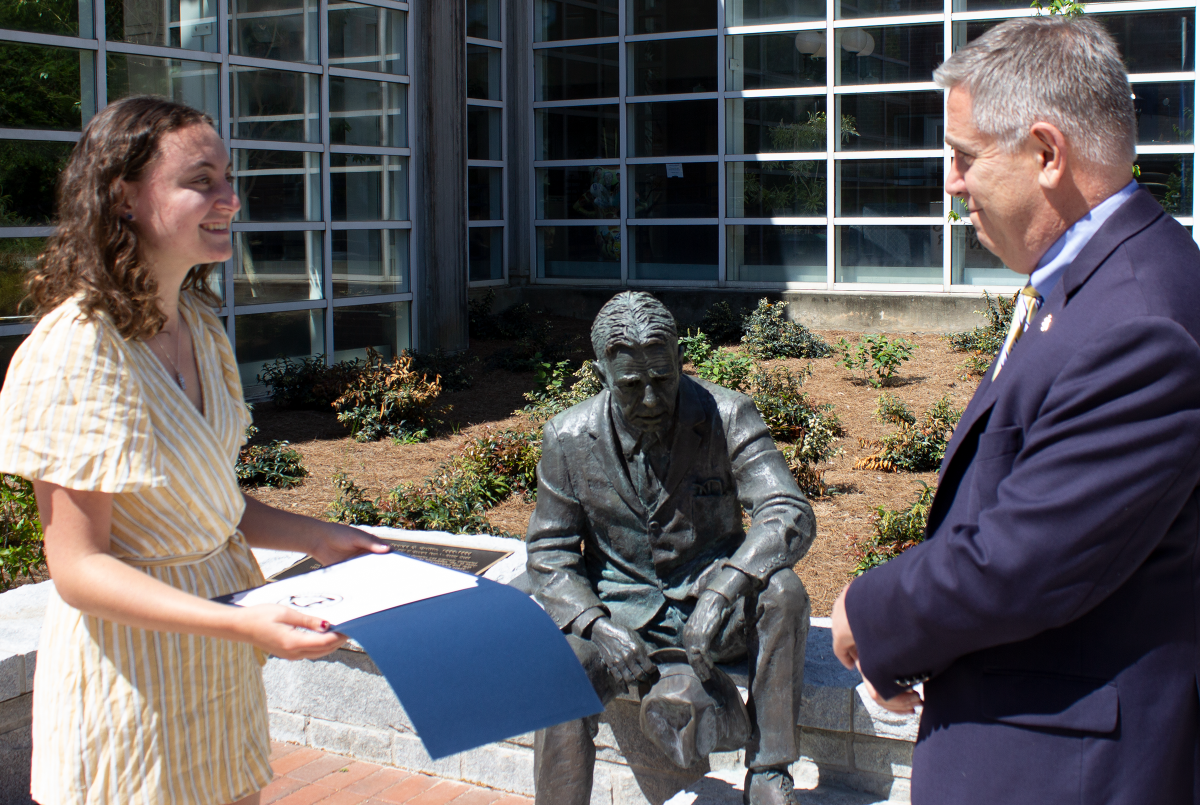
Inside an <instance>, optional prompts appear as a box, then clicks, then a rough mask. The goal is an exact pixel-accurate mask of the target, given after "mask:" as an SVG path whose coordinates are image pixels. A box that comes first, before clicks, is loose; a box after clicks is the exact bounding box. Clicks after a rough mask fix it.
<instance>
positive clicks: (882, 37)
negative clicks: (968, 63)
mask: <svg viewBox="0 0 1200 805" xmlns="http://www.w3.org/2000/svg"><path fill="white" fill-rule="evenodd" d="M942 36H943V34H942V26H941V25H888V26H885V27H878V28H876V27H871V28H839V29H838V30H837V32H836V34H835V37H836V39H837V43H838V53H840V54H841V59H840V63H839V65H838V67H839V74H838V76H837V82H836V83H837V84H838V85H839V86H855V85H861V84H898V83H907V82H910V81H932V80H933V68H935V67H937V66H938V65H939V64H941V63H942V61H943V60H944V59H943V56H942V51H943V50H944V47H943V39H942Z"/></svg>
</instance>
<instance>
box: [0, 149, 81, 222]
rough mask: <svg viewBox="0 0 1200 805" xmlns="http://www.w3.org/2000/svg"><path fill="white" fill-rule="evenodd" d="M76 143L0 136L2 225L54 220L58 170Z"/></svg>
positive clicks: (0, 215) (0, 220) (0, 213)
mask: <svg viewBox="0 0 1200 805" xmlns="http://www.w3.org/2000/svg"><path fill="white" fill-rule="evenodd" d="M72 147H73V146H72V144H71V143H55V142H46V141H44V140H43V141H37V142H31V141H27V140H0V226H40V225H43V224H49V223H52V221H53V218H54V193H55V187H56V186H57V184H58V174H59V172H60V171H61V170H62V169H63V166H64V165H66V164H67V158H68V157H69V156H71V149H72ZM5 242H7V241H5Z"/></svg>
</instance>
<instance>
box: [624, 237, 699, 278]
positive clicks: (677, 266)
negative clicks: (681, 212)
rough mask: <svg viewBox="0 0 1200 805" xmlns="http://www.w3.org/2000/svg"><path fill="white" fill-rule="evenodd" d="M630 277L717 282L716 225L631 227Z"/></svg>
mask: <svg viewBox="0 0 1200 805" xmlns="http://www.w3.org/2000/svg"><path fill="white" fill-rule="evenodd" d="M629 239H630V241H632V243H633V250H632V253H631V254H630V259H629V278H630V279H636V280H676V281H692V282H715V281H716V279H717V262H718V258H719V256H720V248H719V246H718V241H717V227H715V226H646V225H644V224H643V225H642V226H630V227H629Z"/></svg>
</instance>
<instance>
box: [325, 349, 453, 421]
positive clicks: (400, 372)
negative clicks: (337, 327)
mask: <svg viewBox="0 0 1200 805" xmlns="http://www.w3.org/2000/svg"><path fill="white" fill-rule="evenodd" d="M441 392H442V386H441V380H440V379H438V378H436V377H435V378H434V379H433V380H432V381H430V380H427V379H426V378H425V376H424V375H423V374H421V373H419V372H417V371H415V370H414V369H413V359H412V358H410V357H398V358H393V359H392V360H391V362H385V361H384V360H383V358H382V356H380V354H379V353H378V352H376V351H375V350H373V349H370V348H368V349H367V360H366V363H365V364H364V365H363V368H362V371H361V373H360V374H359V376H358V378H357V379H356V380H355V382H354V383H353V384H352V385H351V387H350V388H349V389H348V390H347V391H346V393H345V394H343V395H342V396H341V397H338V398H337V399H336V400H334V402H333V407H334V409H335V410H336V411H337V412H338V421H339V422H341V423H343V424H345V425H347V426H348V427H349V428H350V432H351V433H352V434H354V438H355V440H357V441H360V442H373V441H378V440H379V439H383V438H406V437H407V438H416V439H419V440H424V439H427V438H429V436H430V433H431V431H432V430H433V429H434V428H435V427H437V426H438V425H440V424H441V418H440V415H441V414H442V413H444V412H445V411H446V410H448V409H447V408H442V409H440V410H439V409H438V408H436V403H437V398H438V395H439V394H441Z"/></svg>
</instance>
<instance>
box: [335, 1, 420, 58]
mask: <svg viewBox="0 0 1200 805" xmlns="http://www.w3.org/2000/svg"><path fill="white" fill-rule="evenodd" d="M407 21H408V14H407V13H405V12H403V11H395V10H393V9H390V8H377V7H376V6H365V5H363V4H361V3H347V2H336V3H330V5H329V63H330V64H331V65H334V66H337V67H350V68H353V69H355V70H371V71H374V72H377V73H391V74H393V75H408V63H407V56H406V55H405V42H406V37H407V34H406V33H405V28H406V27H407V25H408V22H407Z"/></svg>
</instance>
